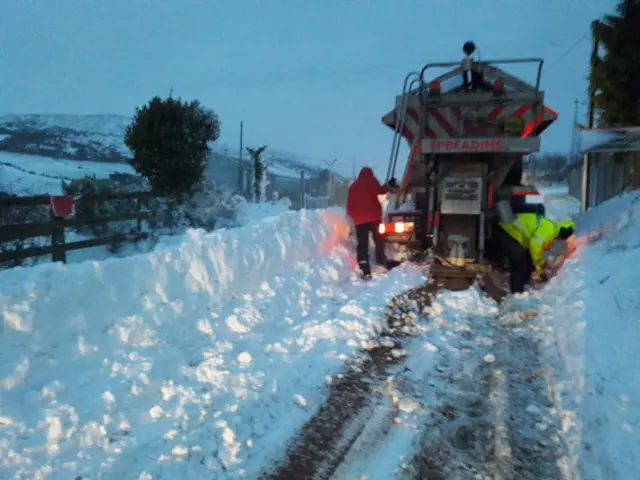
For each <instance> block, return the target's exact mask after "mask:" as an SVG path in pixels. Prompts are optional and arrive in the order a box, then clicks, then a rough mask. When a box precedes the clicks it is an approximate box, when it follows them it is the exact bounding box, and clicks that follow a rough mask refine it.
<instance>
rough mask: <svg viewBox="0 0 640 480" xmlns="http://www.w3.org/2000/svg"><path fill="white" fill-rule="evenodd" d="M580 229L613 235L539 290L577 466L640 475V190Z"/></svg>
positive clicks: (591, 215)
mask: <svg viewBox="0 0 640 480" xmlns="http://www.w3.org/2000/svg"><path fill="white" fill-rule="evenodd" d="M578 227H579V228H580V229H581V230H582V231H583V232H584V231H590V230H595V229H600V228H602V227H605V228H607V234H606V236H605V237H604V238H603V239H602V240H600V241H599V242H597V243H594V244H591V245H589V246H587V247H582V248H581V249H580V250H579V251H578V252H577V253H576V255H574V257H573V258H571V259H570V260H568V261H567V262H566V263H565V266H564V267H563V271H562V272H561V274H560V275H559V276H558V277H557V278H555V279H553V280H552V281H551V282H550V283H549V284H548V285H547V286H546V287H545V289H544V290H543V291H542V292H541V293H540V294H539V299H540V300H541V307H540V316H541V318H542V319H543V320H544V321H545V322H546V324H547V325H548V326H549V327H550V330H551V333H552V335H551V336H550V345H549V347H550V348H549V355H550V357H551V360H552V361H553V363H554V364H555V366H556V368H555V371H554V372H553V375H552V378H553V381H552V385H551V386H552V393H553V394H554V396H555V400H556V404H557V410H558V414H559V416H560V417H561V419H562V425H563V432H562V434H563V437H564V440H565V442H566V444H567V446H568V448H569V451H570V454H571V458H572V465H570V466H569V467H570V470H571V471H573V472H578V471H581V475H582V477H583V478H589V479H595V480H597V479H608V480H612V479H628V478H629V479H630V478H640V368H638V364H637V361H636V359H637V356H638V346H639V345H640V343H639V342H640V316H639V313H638V312H640V295H638V292H637V289H638V285H640V271H639V270H638V268H637V266H638V265H640V242H639V241H638V239H639V238H640V195H639V194H638V193H635V194H626V195H621V196H619V197H616V198H614V199H612V200H609V201H607V202H605V203H603V204H602V205H600V206H598V207H596V208H594V209H593V210H591V211H589V212H588V213H587V214H586V215H585V216H584V217H582V218H580V219H579V221H578Z"/></svg>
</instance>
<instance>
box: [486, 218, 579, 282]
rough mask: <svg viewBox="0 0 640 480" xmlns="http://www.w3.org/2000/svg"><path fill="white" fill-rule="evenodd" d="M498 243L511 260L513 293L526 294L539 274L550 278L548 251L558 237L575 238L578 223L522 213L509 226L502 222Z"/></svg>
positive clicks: (510, 273) (541, 276) (543, 277)
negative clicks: (534, 276) (546, 261)
mask: <svg viewBox="0 0 640 480" xmlns="http://www.w3.org/2000/svg"><path fill="white" fill-rule="evenodd" d="M499 225H500V228H498V229H497V230H498V231H497V232H496V233H497V237H498V238H497V241H498V245H499V248H500V250H501V252H502V253H503V254H504V256H506V257H507V259H508V261H509V277H510V278H509V284H510V287H511V293H521V292H524V287H525V285H527V284H529V283H531V277H532V275H533V273H534V272H535V273H536V274H538V275H539V276H540V278H542V279H543V280H544V279H545V278H546V273H545V259H544V251H545V249H548V248H549V247H550V245H551V242H552V241H553V240H555V239H557V238H560V239H563V240H566V239H568V238H569V237H571V236H572V235H573V232H574V230H575V223H574V222H573V221H571V220H564V221H555V220H551V219H549V218H546V217H544V216H542V215H538V214H535V213H518V214H516V215H514V216H513V221H511V222H509V223H504V222H501V223H499Z"/></svg>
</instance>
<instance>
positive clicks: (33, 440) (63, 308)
mask: <svg viewBox="0 0 640 480" xmlns="http://www.w3.org/2000/svg"><path fill="white" fill-rule="evenodd" d="M347 235H348V227H347V223H346V219H345V217H344V214H343V213H341V212H340V211H339V210H336V211H329V210H324V211H320V210H319V211H306V212H305V211H302V212H287V213H284V214H281V215H279V216H276V217H270V218H267V219H264V220H262V221H260V222H258V223H256V224H252V225H248V226H246V227H242V228H238V229H231V230H220V231H216V232H213V233H208V234H207V233H205V232H204V231H196V230H191V231H189V232H188V233H187V234H185V235H184V236H183V237H181V238H169V239H167V240H166V241H165V242H164V243H162V244H159V245H158V246H157V247H156V249H155V250H154V251H153V252H151V253H148V254H141V255H135V256H131V257H126V258H118V259H108V260H105V261H102V262H83V263H76V264H68V265H63V264H53V263H51V264H43V265H39V266H36V267H32V268H15V269H12V270H6V271H2V272H0V320H1V323H0V477H2V478H5V476H6V477H7V478H9V477H11V478H45V477H46V478H50V476H52V477H55V478H75V477H78V478H79V477H83V478H100V477H101V476H102V475H107V476H108V477H109V478H147V477H148V475H150V473H149V472H153V475H152V477H153V478H220V479H223V478H229V477H227V475H229V476H230V478H237V475H239V474H238V470H241V469H242V468H244V467H243V465H244V462H245V461H247V459H248V458H253V457H255V458H256V460H255V463H256V464H257V465H261V462H262V457H261V455H263V454H265V452H267V450H268V448H269V445H271V444H272V445H275V446H276V447H278V448H282V445H281V444H280V443H278V442H280V441H284V439H282V438H280V436H282V435H283V434H284V435H290V434H292V431H293V429H295V428H296V427H297V425H298V423H296V422H302V421H304V418H305V417H304V415H306V414H307V412H306V410H305V408H304V407H305V406H306V405H307V403H306V402H307V400H306V399H305V398H303V396H302V395H308V396H310V395H312V394H313V392H316V391H317V390H318V384H320V385H322V384H323V382H324V375H327V374H330V373H331V369H335V368H339V366H340V364H341V361H343V358H345V357H346V356H347V355H348V354H349V352H350V351H351V350H353V349H354V348H355V347H357V346H358V345H359V339H360V338H366V337H367V335H369V332H371V334H373V330H372V327H371V325H369V324H367V323H366V321H367V319H368V318H369V317H374V314H375V312H376V311H377V310H375V311H373V310H374V309H379V310H381V309H382V308H383V307H384V305H385V304H386V302H387V301H388V298H387V297H386V295H388V296H391V295H393V294H395V293H396V292H395V290H394V285H396V284H398V285H397V286H395V288H396V289H401V288H402V289H404V288H405V287H404V284H402V283H400V282H399V281H398V278H400V277H402V276H403V275H404V274H403V271H402V270H401V269H396V270H398V272H397V273H396V274H395V277H393V276H391V275H390V276H389V277H390V278H389V280H388V281H387V283H384V282H385V281H386V280H385V279H383V280H381V281H380V282H381V285H380V291H377V290H376V291H375V298H374V299H373V300H377V301H372V300H369V303H370V304H371V305H372V306H371V307H370V308H371V310H372V312H371V313H370V312H369V311H368V310H365V309H364V307H362V306H361V305H360V304H359V303H355V304H353V305H351V304H350V303H349V302H350V298H349V296H348V295H347V294H346V293H344V292H343V288H344V284H345V282H346V281H348V280H349V278H350V276H351V274H352V272H353V271H354V268H355V259H354V258H353V257H354V255H353V253H352V250H351V249H350V248H346V247H345V246H343V243H344V242H345V241H346V240H347V238H348V237H347ZM420 273H421V272H414V273H412V272H409V273H408V274H406V275H405V276H409V277H410V278H411V279H413V281H414V282H418V281H420V280H421V276H420ZM374 283H375V280H374ZM380 292H384V294H381V293H380ZM363 293H364V294H366V293H367V291H366V290H365V291H364V292H363ZM364 300H367V299H366V298H365V299H364ZM332 308H334V310H332ZM304 322H307V323H304ZM341 359H342V360H341ZM295 395H298V397H296V396H295ZM316 395H319V394H316ZM306 398H309V397H306ZM308 401H309V402H310V401H311V400H308ZM317 401H319V400H316V402H317ZM296 405H298V407H299V409H298V410H296ZM300 405H302V407H300ZM274 419H284V420H290V421H289V423H288V424H287V428H285V427H283V426H281V425H278V427H277V428H269V426H270V425H271V422H273V421H275V420H274ZM260 439H262V443H260V445H261V446H260V447H259V448H255V449H252V448H250V447H251V445H252V443H251V442H253V441H255V442H259V441H260ZM267 453H269V452H267ZM187 456H188V458H189V459H190V461H189V462H187V463H185V461H184V460H185V458H186V457H187ZM195 468H198V469H200V470H198V472H197V474H194V471H195V470H194V469H195ZM171 469H173V470H171ZM189 469H191V470H189ZM234 469H236V470H234ZM144 472H147V473H145V475H147V476H144V475H143V473H144ZM161 472H162V473H161ZM167 472H168V473H167ZM156 474H158V475H159V476H156ZM58 475H59V476H58ZM141 475H142V476H141ZM163 475H166V476H163ZM234 475H235V476H234Z"/></svg>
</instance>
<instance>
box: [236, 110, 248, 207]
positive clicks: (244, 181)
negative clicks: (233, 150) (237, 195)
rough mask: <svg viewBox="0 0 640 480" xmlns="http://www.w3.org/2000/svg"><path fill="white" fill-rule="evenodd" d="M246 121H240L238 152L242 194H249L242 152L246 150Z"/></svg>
mask: <svg viewBox="0 0 640 480" xmlns="http://www.w3.org/2000/svg"><path fill="white" fill-rule="evenodd" d="M243 136H244V121H242V120H241V121H240V147H239V151H238V169H239V172H240V173H239V183H240V185H239V188H240V192H241V194H247V193H248V192H247V191H246V188H245V183H246V179H245V173H244V165H243V164H242V150H244V138H243Z"/></svg>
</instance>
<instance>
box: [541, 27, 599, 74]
mask: <svg viewBox="0 0 640 480" xmlns="http://www.w3.org/2000/svg"><path fill="white" fill-rule="evenodd" d="M589 35H591V31H587V32H586V33H585V34H584V35H582V36H581V37H580V38H579V39H578V40H577V41H576V42H575V43H574V44H572V45H571V46H570V47H569V48H568V49H567V50H565V51H564V52H563V53H562V54H561V55H560V56H559V57H558V58H556V59H555V60H553V61H552V62H551V63H550V64H549V65H548V66H547V68H551V67H552V66H554V65H555V64H557V63H558V62H559V61H560V60H562V59H563V58H565V57H566V56H567V55H569V54H570V53H571V52H572V51H573V50H574V49H575V48H576V47H577V46H578V45H580V44H581V43H582V42H584V41H585V40H586V39H587V38H588V37H589Z"/></svg>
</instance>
